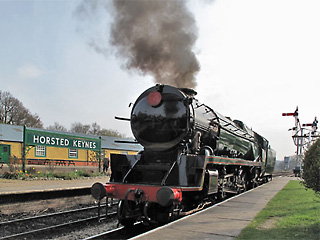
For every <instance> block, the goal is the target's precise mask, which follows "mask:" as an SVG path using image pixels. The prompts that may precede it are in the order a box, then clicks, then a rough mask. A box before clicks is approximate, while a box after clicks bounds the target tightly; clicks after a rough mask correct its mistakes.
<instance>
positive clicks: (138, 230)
mask: <svg viewBox="0 0 320 240" xmlns="http://www.w3.org/2000/svg"><path fill="white" fill-rule="evenodd" d="M281 176H289V177H294V174H292V173H291V172H285V173H283V172H282V173H279V174H276V175H275V176H274V177H275V178H277V177H281ZM265 184H267V183H265ZM245 193H246V192H243V193H241V194H245ZM237 195H238V194H236V195H234V194H231V195H229V196H228V197H227V198H226V199H224V200H223V201H218V202H215V203H212V202H208V204H205V205H206V206H204V207H203V208H201V209H195V210H194V211H190V213H188V214H184V215H180V218H178V219H177V220H179V219H181V218H183V217H185V216H187V215H191V214H193V213H196V212H199V211H202V210H204V209H206V208H207V207H211V206H214V205H216V204H221V203H223V202H224V201H229V198H230V197H237ZM157 227H159V226H157ZM157 227H150V226H145V225H143V224H142V223H136V224H134V226H133V227H131V228H125V227H119V228H115V229H112V230H109V231H106V232H103V233H99V234H95V235H92V236H91V237H88V238H85V240H92V239H95V240H96V239H128V238H133V237H136V236H138V235H140V234H142V233H146V232H147V231H150V230H153V229H155V228H157Z"/></svg>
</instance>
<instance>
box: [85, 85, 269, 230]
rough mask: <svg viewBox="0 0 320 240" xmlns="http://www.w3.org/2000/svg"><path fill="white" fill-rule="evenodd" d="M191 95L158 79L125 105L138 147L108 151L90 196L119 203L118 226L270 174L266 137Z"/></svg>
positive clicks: (180, 210)
mask: <svg viewBox="0 0 320 240" xmlns="http://www.w3.org/2000/svg"><path fill="white" fill-rule="evenodd" d="M195 95H196V92H195V91H194V90H192V89H178V88H175V87H172V86H169V85H159V84H158V85H156V86H154V87H151V88H149V89H147V90H146V91H145V92H143V93H142V94H141V95H140V96H139V97H138V99H137V100H136V102H135V104H134V105H133V108H132V112H131V117H130V124H131V129H132V132H133V135H134V136H135V138H136V140H137V142H138V143H140V144H141V145H143V147H144V149H143V151H141V152H139V153H138V154H137V155H131V156H128V155H121V154H116V155H112V156H111V171H112V175H111V178H110V182H108V183H107V184H101V183H95V184H94V185H93V186H92V189H91V191H92V195H93V197H95V198H96V199H99V200H101V199H102V198H104V197H105V196H107V197H110V198H117V199H119V200H120V202H119V205H118V219H119V222H120V223H121V224H123V225H132V224H133V223H134V222H135V221H138V220H142V221H144V222H146V223H148V224H157V223H163V222H168V221H170V220H172V219H174V218H176V217H177V216H178V215H186V214H188V213H191V212H194V211H195V210H196V209H199V208H201V207H203V206H204V205H205V204H206V203H208V202H214V201H217V200H219V199H223V198H225V196H226V194H227V193H239V192H242V191H245V190H246V189H248V188H252V187H254V186H255V185H257V184H259V183H260V182H263V181H267V180H268V179H269V178H271V177H272V175H271V172H272V170H273V167H274V162H275V153H274V151H273V150H272V149H271V148H270V144H269V142H268V140H267V139H265V138H264V137H262V136H261V135H259V134H258V133H256V132H254V131H252V130H251V129H250V128H248V127H247V126H246V125H245V124H244V123H243V122H241V121H239V120H235V121H232V120H231V119H230V118H228V117H225V116H223V115H222V114H220V113H218V112H216V111H214V110H213V109H212V108H210V107H209V106H207V105H205V104H201V103H200V102H199V101H198V100H197V99H196V98H195Z"/></svg>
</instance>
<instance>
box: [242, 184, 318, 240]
mask: <svg viewBox="0 0 320 240" xmlns="http://www.w3.org/2000/svg"><path fill="white" fill-rule="evenodd" d="M236 239H237V240H242V239H259V240H264V239H265V240H271V239H281V240H282V239H290V240H291V239H299V240H302V239H315V240H319V239H320V199H319V198H317V197H316V196H315V194H314V192H313V191H312V190H307V191H306V190H305V188H304V187H303V186H302V185H301V184H300V182H299V181H294V180H292V181H290V182H289V183H288V184H287V185H286V186H285V187H284V188H283V189H282V190H281V191H280V192H279V193H278V194H277V195H276V196H275V197H274V198H273V199H272V200H271V201H270V202H269V203H268V205H267V206H266V207H265V208H264V209H263V210H262V211H261V212H259V214H258V215H257V216H256V217H255V219H254V220H253V221H252V222H251V223H250V224H249V225H248V226H247V227H246V228H245V229H244V230H243V231H242V232H241V234H240V235H239V236H238V237H237V238H236Z"/></svg>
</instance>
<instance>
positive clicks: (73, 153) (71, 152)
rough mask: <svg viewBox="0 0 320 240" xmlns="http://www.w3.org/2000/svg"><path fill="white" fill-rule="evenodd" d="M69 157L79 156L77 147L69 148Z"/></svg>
mask: <svg viewBox="0 0 320 240" xmlns="http://www.w3.org/2000/svg"><path fill="white" fill-rule="evenodd" d="M69 158H78V150H77V149H75V148H69Z"/></svg>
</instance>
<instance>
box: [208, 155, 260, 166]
mask: <svg viewBox="0 0 320 240" xmlns="http://www.w3.org/2000/svg"><path fill="white" fill-rule="evenodd" d="M206 160H207V164H215V165H237V166H249V167H250V166H252V167H261V166H262V164H263V163H262V162H257V161H249V160H244V159H237V158H226V157H220V156H207V157H206Z"/></svg>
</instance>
